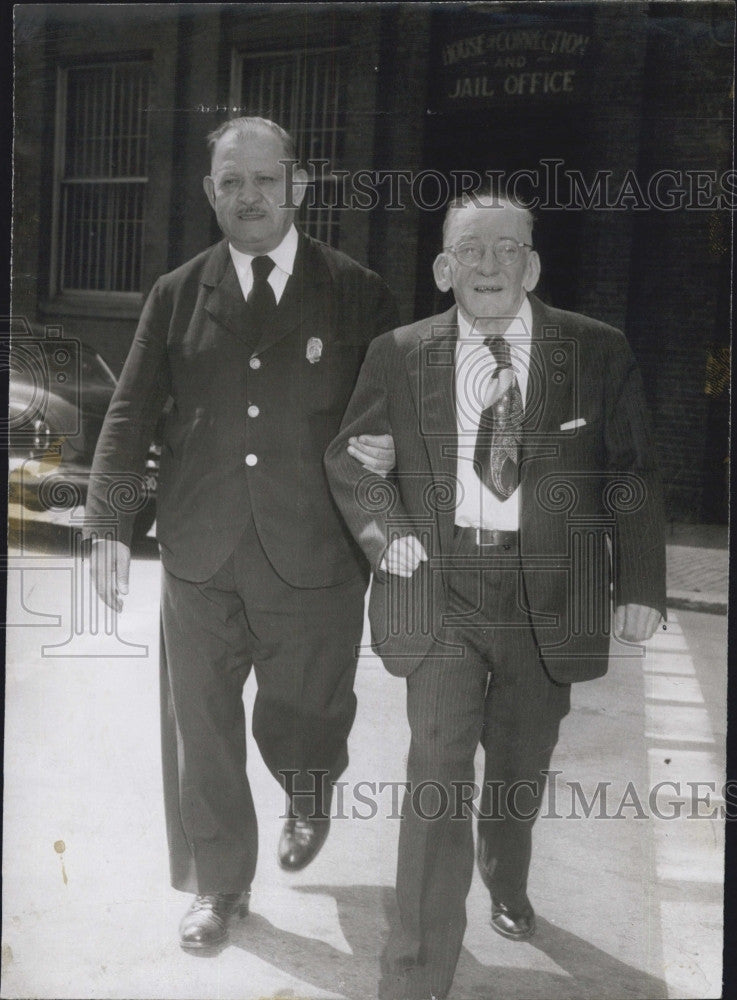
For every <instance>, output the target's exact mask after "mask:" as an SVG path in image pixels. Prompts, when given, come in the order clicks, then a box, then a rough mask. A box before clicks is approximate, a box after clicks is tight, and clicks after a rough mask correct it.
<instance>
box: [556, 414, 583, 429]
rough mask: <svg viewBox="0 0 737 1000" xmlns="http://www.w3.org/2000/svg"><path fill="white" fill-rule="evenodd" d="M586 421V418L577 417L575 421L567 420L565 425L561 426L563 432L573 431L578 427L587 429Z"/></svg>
mask: <svg viewBox="0 0 737 1000" xmlns="http://www.w3.org/2000/svg"><path fill="white" fill-rule="evenodd" d="M585 426H586V420H585V418H584V417H576V419H575V420H566V422H565V423H564V424H561V425H560V429H561V430H562V431H572V430H573V429H574V428H576V427H585Z"/></svg>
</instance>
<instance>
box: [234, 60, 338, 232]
mask: <svg viewBox="0 0 737 1000" xmlns="http://www.w3.org/2000/svg"><path fill="white" fill-rule="evenodd" d="M346 54H347V49H346V48H321V49H311V50H310V49H307V50H304V49H300V50H298V51H294V52H265V53H259V54H253V55H252V54H250V53H249V54H240V55H238V56H236V58H235V61H234V79H233V96H234V100H233V101H232V102H231V103H232V104H233V105H236V106H237V107H238V109H239V114H242V115H259V116H261V117H262V118H270V119H272V120H273V121H275V122H277V124H279V125H281V126H282V128H284V129H286V130H287V132H289V133H290V134H291V135H292V137H293V138H294V141H295V142H296V144H297V150H298V155H299V157H300V159H301V161H302V163H303V164H304V166H305V168H306V169H307V171H308V173H309V175H310V179H311V180H313V178H314V183H312V184H311V185H310V187H309V188H308V190H307V194H306V195H305V200H304V202H303V203H302V208H301V209H300V222H301V225H302V228H303V229H304V230H305V232H306V233H308V234H309V235H310V236H313V237H315V238H316V239H319V240H323V241H324V242H326V243H330V244H331V245H332V246H337V245H338V236H339V234H338V229H339V215H340V213H339V211H338V209H337V207H336V206H337V205H339V204H340V199H339V194H338V192H337V191H336V190H335V185H336V181H337V178H336V177H335V176H334V175H333V174H332V173H331V171H332V170H334V169H336V168H337V167H339V165H340V159H341V156H342V154H343V136H344V132H345V89H346V76H347V73H346Z"/></svg>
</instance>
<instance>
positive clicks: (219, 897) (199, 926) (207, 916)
mask: <svg viewBox="0 0 737 1000" xmlns="http://www.w3.org/2000/svg"><path fill="white" fill-rule="evenodd" d="M250 895H251V894H250V892H212V893H207V894H206V895H203V896H195V898H194V899H193V900H192V905H191V906H190V908H189V909H188V910H187V912H186V913H185V914H184V916H183V917H182V922H181V923H180V925H179V943H180V944H181V946H182V948H192V949H200V948H215V947H217V945H219V944H222V943H223V942H224V941H227V939H228V925H229V924H230V921H231V920H232V919H233V917H234V916H235V915H236V913H237V914H238V916H240V917H246V916H248V899H249V896H250Z"/></svg>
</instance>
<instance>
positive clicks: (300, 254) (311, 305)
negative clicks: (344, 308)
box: [256, 233, 330, 353]
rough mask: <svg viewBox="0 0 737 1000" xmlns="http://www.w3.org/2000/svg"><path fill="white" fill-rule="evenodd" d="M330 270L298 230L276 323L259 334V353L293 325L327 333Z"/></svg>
mask: <svg viewBox="0 0 737 1000" xmlns="http://www.w3.org/2000/svg"><path fill="white" fill-rule="evenodd" d="M329 282H330V271H329V270H328V266H327V264H326V263H325V261H324V260H323V258H322V256H321V255H320V252H319V250H318V248H317V247H316V246H315V245H314V244H313V243H311V242H310V241H309V240H308V239H307V237H306V236H305V235H304V233H300V236H299V244H298V246H297V254H296V256H295V258H294V269H293V271H292V274H291V275H290V276H289V280H288V281H287V284H286V287H285V289H284V294H283V295H282V297H281V300H280V301H279V305H278V306H277V310H276V324H275V326H274V327H273V328H272V329H271V330H265V331H264V332H263V334H262V335H261V337H260V339H259V341H258V343H257V345H256V350H257V351H258V352H259V353H262V352H263V351H265V350H268V348H270V347H271V346H273V345H274V344H276V343H278V341H280V340H282V339H283V338H284V337H286V336H287V335H288V334H290V333H291V332H292V331H293V330H294V329H295V327H297V326H301V327H302V328H303V329H306V330H312V329H319V330H323V331H325V332H326V333H327V329H328V325H329V324H328V323H326V321H325V320H326V317H327V316H328V315H329V307H330V296H329V295H326V294H325V293H326V286H327V285H328V284H329Z"/></svg>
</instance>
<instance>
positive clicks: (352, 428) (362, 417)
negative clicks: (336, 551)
mask: <svg viewBox="0 0 737 1000" xmlns="http://www.w3.org/2000/svg"><path fill="white" fill-rule="evenodd" d="M389 343H390V342H389V340H388V338H386V337H380V338H379V339H377V340H374V341H372V343H371V344H370V346H369V349H368V352H367V354H366V358H365V360H364V363H363V366H362V368H361V371H360V373H359V376H358V381H357V383H356V387H355V389H354V391H353V395H352V397H351V400H350V402H349V404H348V408H347V410H346V413H345V416H344V418H343V423H342V425H341V429H340V431H339V433H338V436H337V437H336V438H335V440H334V441H333V442H332V443H331V444H330V446H329V448H328V450H327V452H326V455H325V467H326V470H327V476H328V481H329V483H330V488H331V490H332V493H333V496H334V498H335V501H336V503H337V504H338V507H339V508H340V511H341V513H342V515H343V518H344V520H345V522H346V524H347V525H348V528H349V529H350V531H351V533H352V535H353V536H354V538H355V539H356V541H357V542H358V544H359V545H360V546H361V548H362V549H363V551H364V553H365V554H366V557H367V558H368V560H369V562H370V564H371V567H372V569H373V570H374V571H379V570H380V566H381V561H382V559H383V557H384V554H385V552H386V549H387V546H388V545H389V543H390V541H391V537H394V536H395V535H396V534H397V532H396V531H392V530H391V521H392V520H394V519H395V518H396V519H397V520H402V518H403V513H404V512H403V509H402V504H401V499H400V496H399V489H398V487H397V485H396V483H395V482H394V480H393V479H392V478H389V479H386V478H384V477H382V476H381V475H379V474H377V473H371V472H367V471H366V470H365V469H364V468H363V467H362V466H361V465H360V464H359V463H358V462H357V461H356V460H355V459H354V458H353V457H352V456H351V455H350V454H349V453H348V451H347V447H346V446H347V443H348V440H349V438H351V437H357V436H359V435H361V434H392V426H391V419H390V414H389V405H388V396H387V385H386V376H385V365H386V363H387V361H386V356H385V355H386V349H387V346H388V344H389ZM404 521H405V523H407V519H406V516H405V517H404ZM407 533H408V532H406V531H404V532H403V534H407ZM390 535H391V537H390Z"/></svg>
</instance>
